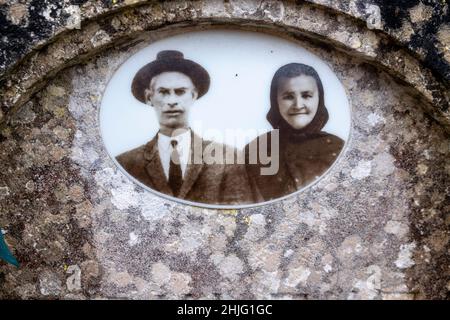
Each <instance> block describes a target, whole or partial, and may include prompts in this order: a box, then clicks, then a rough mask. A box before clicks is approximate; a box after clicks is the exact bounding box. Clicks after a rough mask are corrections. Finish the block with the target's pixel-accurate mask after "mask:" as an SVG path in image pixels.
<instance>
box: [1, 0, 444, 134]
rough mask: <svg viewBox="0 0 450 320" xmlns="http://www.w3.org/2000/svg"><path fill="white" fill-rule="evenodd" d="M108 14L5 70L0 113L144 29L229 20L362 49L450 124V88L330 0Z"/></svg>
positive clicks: (140, 8) (158, 7) (176, 5)
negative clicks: (59, 74) (327, 0)
mask: <svg viewBox="0 0 450 320" xmlns="http://www.w3.org/2000/svg"><path fill="white" fill-rule="evenodd" d="M138 4H140V5H138ZM97 14H98V15H99V16H98V17H97ZM102 14H106V13H105V12H99V13H92V14H91V15H90V16H89V15H88V17H89V18H88V19H86V22H85V23H84V24H82V25H81V26H80V30H77V29H74V30H71V31H61V32H60V33H59V34H57V35H56V36H55V38H52V39H49V40H47V41H45V42H44V43H43V44H41V46H42V48H39V47H38V51H37V52H32V53H31V54H29V55H28V56H27V58H26V59H25V60H24V61H22V62H21V63H20V64H18V65H17V66H16V67H15V68H13V71H10V73H9V74H7V76H6V78H5V79H3V81H2V83H3V85H2V92H1V96H2V98H1V99H2V101H1V105H2V113H3V114H0V120H1V119H2V118H3V117H6V114H7V113H9V110H14V109H15V108H17V106H20V105H21V104H23V103H25V102H26V101H27V100H28V99H29V97H30V96H31V95H32V94H33V93H34V92H36V91H37V90H38V89H39V88H40V87H42V84H43V83H45V81H46V79H48V78H50V77H52V76H53V75H55V74H56V73H57V72H58V71H60V70H62V69H63V68H65V67H68V66H70V65H73V64H76V63H78V62H80V61H83V59H87V58H89V57H90V56H92V55H95V54H96V53H99V52H101V51H102V50H107V49H108V48H110V47H112V46H115V45H119V44H120V43H122V44H123V43H127V42H130V41H132V40H133V39H136V37H139V36H140V35H141V34H142V33H143V32H145V31H151V30H158V29H161V28H170V29H173V28H175V27H180V28H184V27H187V26H190V27H192V26H194V25H198V26H208V25H221V24H226V25H228V26H236V27H239V28H253V29H254V28H257V29H260V30H264V31H267V32H273V33H277V34H279V35H285V36H290V37H294V38H295V37H297V38H298V37H300V38H306V39H309V40H312V41H315V42H318V43H321V44H327V45H331V46H332V47H333V48H335V49H338V50H343V51H345V52H346V53H348V54H350V55H353V56H358V57H360V58H362V59H363V60H365V61H367V62H368V63H370V64H374V65H376V66H377V67H378V68H381V69H383V70H385V71H387V72H388V73H390V74H391V75H393V76H394V77H395V78H397V79H399V80H400V81H402V82H404V83H405V84H407V85H408V86H410V87H411V88H413V89H414V90H412V91H411V94H413V95H417V96H419V97H421V98H422V99H423V100H424V103H423V105H424V107H425V108H426V109H427V111H428V112H429V113H430V114H431V115H432V116H433V117H434V118H435V119H436V120H438V121H439V122H440V123H442V124H443V125H444V127H446V128H448V126H449V123H450V116H449V110H448V108H449V107H448V106H449V96H448V95H449V94H448V92H449V91H448V90H449V89H448V87H446V86H445V85H444V84H443V83H442V82H441V81H440V80H439V79H436V78H435V77H434V76H433V74H432V72H431V71H429V70H428V69H426V68H424V67H423V66H422V64H421V62H420V61H419V60H417V59H416V58H415V57H413V56H412V55H411V54H410V53H408V50H405V49H403V48H402V47H401V46H399V45H398V44H397V42H396V41H395V40H393V39H392V38H391V37H389V36H387V35H386V34H384V33H382V32H380V31H377V30H373V29H369V28H368V26H367V24H364V23H361V21H359V20H357V19H355V18H354V17H350V16H347V15H344V14H342V13H339V11H332V10H331V9H330V8H327V7H324V6H317V5H313V4H307V3H303V4H296V3H294V2H291V1H276V2H272V1H268V2H265V1H262V2H261V1H237V2H235V1H232V2H230V3H227V2H222V1H204V2H203V1H193V2H189V1H182V2H179V1H168V2H162V3H160V2H158V3H150V4H147V3H144V4H141V3H140V2H139V1H136V2H135V1H133V6H131V7H129V6H126V5H124V6H122V7H120V8H118V9H115V10H111V11H108V15H107V16H106V17H102Z"/></svg>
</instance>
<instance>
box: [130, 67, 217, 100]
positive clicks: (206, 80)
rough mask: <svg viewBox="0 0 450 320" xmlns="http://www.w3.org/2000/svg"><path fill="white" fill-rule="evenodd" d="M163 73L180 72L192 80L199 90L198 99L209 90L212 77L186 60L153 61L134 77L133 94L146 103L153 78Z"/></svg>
mask: <svg viewBox="0 0 450 320" xmlns="http://www.w3.org/2000/svg"><path fill="white" fill-rule="evenodd" d="M163 72H180V73H183V74H185V75H187V76H188V77H189V78H191V80H192V83H193V84H194V86H195V87H196V88H197V92H198V98H200V97H202V96H203V95H204V94H205V93H206V92H208V90H209V85H210V82H211V81H210V77H209V74H208V72H207V71H206V70H205V69H204V68H203V67H202V66H201V65H199V64H198V63H196V62H194V61H191V60H185V59H165V60H163V61H161V60H155V61H152V62H150V63H148V64H146V65H145V66H143V67H142V68H141V69H140V70H139V71H138V72H137V73H136V75H135V76H134V78H133V82H132V84H131V92H132V93H133V95H134V97H135V98H136V99H138V100H139V101H141V102H143V103H146V101H145V89H148V88H149V87H150V81H151V80H152V78H153V77H155V76H157V75H159V74H161V73H163Z"/></svg>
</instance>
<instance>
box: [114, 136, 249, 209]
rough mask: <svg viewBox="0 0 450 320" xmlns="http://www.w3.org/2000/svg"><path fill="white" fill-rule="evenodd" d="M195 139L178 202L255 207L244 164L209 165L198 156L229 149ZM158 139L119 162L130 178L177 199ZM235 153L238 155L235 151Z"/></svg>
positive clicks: (135, 150) (195, 137)
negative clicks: (161, 155) (209, 151)
mask: <svg viewBox="0 0 450 320" xmlns="http://www.w3.org/2000/svg"><path fill="white" fill-rule="evenodd" d="M191 138H192V139H191V155H190V157H191V163H188V165H187V168H186V172H185V174H184V177H183V184H182V186H181V189H180V192H179V194H178V196H177V198H181V199H185V200H190V201H194V202H201V203H207V204H222V205H223V204H232V205H237V204H249V203H253V202H254V199H253V196H252V193H251V191H250V186H249V180H248V177H247V173H246V171H245V166H244V165H241V164H220V163H219V164H217V163H213V164H208V163H205V162H204V161H199V158H198V155H200V156H201V155H202V154H203V151H205V148H207V150H218V149H219V148H222V150H224V151H223V154H224V155H225V146H224V145H222V144H218V143H215V142H211V141H207V140H203V139H202V138H200V137H199V136H197V135H196V134H194V133H192V136H191ZM157 139H158V135H156V136H155V137H154V138H153V139H152V140H150V141H149V142H148V143H147V144H145V145H142V146H140V147H138V148H136V149H133V150H130V151H127V152H125V153H122V154H121V155H119V156H117V157H116V159H117V161H118V162H119V164H120V165H121V166H122V167H123V168H124V169H125V170H126V171H127V172H128V173H129V174H130V175H132V176H133V177H134V178H136V179H137V180H139V181H140V182H141V183H143V184H145V185H146V186H149V187H150V188H152V189H153V190H156V191H159V192H161V193H165V194H167V195H170V196H174V195H173V193H172V190H171V188H170V186H169V184H168V181H167V178H166V176H165V174H164V171H163V168H162V164H161V160H160V157H159V151H158V143H157ZM193 151H194V153H193ZM233 151H234V154H236V151H235V150H234V149H233ZM194 154H195V155H196V156H197V159H196V160H197V161H193V160H194V159H193V156H194ZM208 154H209V153H208ZM235 159H236V158H235Z"/></svg>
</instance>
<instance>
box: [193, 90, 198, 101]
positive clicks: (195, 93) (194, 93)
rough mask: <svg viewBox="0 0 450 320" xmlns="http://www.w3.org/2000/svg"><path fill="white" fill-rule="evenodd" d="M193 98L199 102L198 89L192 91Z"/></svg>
mask: <svg viewBox="0 0 450 320" xmlns="http://www.w3.org/2000/svg"><path fill="white" fill-rule="evenodd" d="M192 98H193V99H194V100H197V98H198V91H197V89H194V90H192Z"/></svg>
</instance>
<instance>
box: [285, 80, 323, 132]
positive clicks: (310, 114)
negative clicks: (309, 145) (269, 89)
mask: <svg viewBox="0 0 450 320" xmlns="http://www.w3.org/2000/svg"><path fill="white" fill-rule="evenodd" d="M279 81H280V83H279V86H278V95H277V100H278V107H279V109H280V114H281V116H282V117H283V119H284V120H286V122H287V123H289V124H290V125H291V127H293V128H294V129H302V128H304V127H306V126H307V125H308V124H309V123H311V121H312V120H313V119H314V116H315V115H316V113H317V108H318V106H319V88H318V87H317V83H316V80H315V79H314V78H313V77H311V76H307V75H300V76H297V77H294V78H280V80H279Z"/></svg>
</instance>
